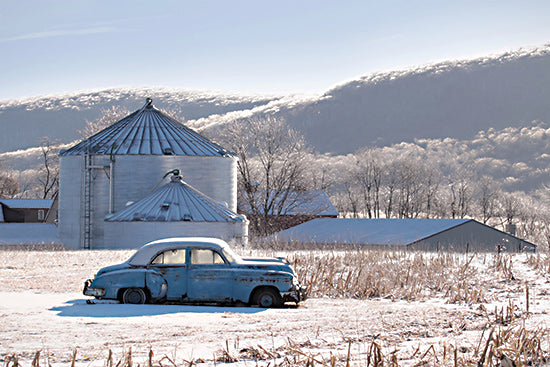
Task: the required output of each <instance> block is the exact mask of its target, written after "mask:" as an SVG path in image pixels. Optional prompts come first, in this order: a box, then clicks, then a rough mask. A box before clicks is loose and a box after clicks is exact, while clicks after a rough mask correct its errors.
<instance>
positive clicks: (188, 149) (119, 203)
mask: <svg viewBox="0 0 550 367" xmlns="http://www.w3.org/2000/svg"><path fill="white" fill-rule="evenodd" d="M236 167H237V158H236V157H235V156H234V155H233V154H231V153H229V152H227V151H226V150H225V149H223V148H222V147H221V146H219V145H218V144H216V143H214V142H212V141H210V140H208V139H207V138H205V137H204V136H202V135H200V134H198V133H197V132H195V131H193V130H191V129H189V128H187V127H185V126H184V125H182V124H181V123H179V122H178V121H176V120H175V119H173V118H171V117H170V116H167V115H166V114H164V113H163V112H161V111H160V110H158V109H157V108H155V107H154V106H153V105H152V101H151V99H147V102H146V104H145V105H144V106H143V107H142V108H141V109H139V110H137V111H135V112H134V113H132V114H130V115H128V116H127V117H125V118H123V119H122V120H120V121H118V122H116V123H114V124H112V125H111V126H109V127H107V128H105V129H104V130H102V131H100V132H98V133H97V134H95V135H93V136H91V137H89V138H88V139H86V140H84V141H82V142H80V143H79V144H77V145H75V146H73V147H72V148H70V149H68V150H66V151H62V152H60V177H59V181H60V191H59V237H60V238H61V240H62V242H63V244H64V245H65V246H67V247H70V248H84V249H99V248H119V246H123V247H127V246H130V244H132V247H139V246H141V245H142V244H144V243H145V242H146V240H144V238H143V237H142V235H143V233H144V229H142V228H141V227H140V230H135V227H136V226H134V225H136V222H137V221H135V222H134V223H132V224H133V225H132V226H130V225H129V223H128V222H127V221H125V220H117V219H116V218H123V214H124V213H127V212H125V211H124V209H125V208H126V207H127V205H128V204H131V203H136V202H138V201H140V200H141V199H143V198H145V197H147V196H148V195H149V194H150V193H151V190H152V189H154V188H155V187H157V186H158V185H159V184H160V183H161V182H162V180H163V177H165V176H166V173H168V172H171V171H173V170H174V169H176V168H177V169H179V170H180V171H181V173H182V174H183V177H185V182H186V183H187V184H188V185H189V186H192V187H193V188H194V189H195V190H197V191H199V192H200V193H202V194H203V195H205V196H207V197H208V198H210V199H211V200H212V201H213V202H217V203H221V205H224V206H226V208H227V209H228V210H229V211H231V212H233V213H235V212H236V210H237V168H236ZM146 202H147V200H146ZM155 205H156V204H155ZM168 206H170V207H174V205H173V204H172V203H169V204H168ZM134 208H135V207H134ZM157 209H158V208H157ZM118 214H120V215H119V216H117V215H118ZM236 216H237V215H236V214H235V217H236ZM137 218H139V215H138V216H136V217H133V218H132V220H135V219H137ZM199 220H200V218H197V217H195V223H197V222H198V221H199ZM152 223H157V224H158V220H157V221H148V222H147V223H140V224H141V225H143V226H144V227H143V228H145V227H151V226H152ZM217 223H218V225H220V226H222V227H227V222H225V221H222V222H217ZM247 223H248V222H246V221H242V222H240V224H241V225H247ZM178 224H179V225H180V227H179V229H180V231H179V232H178V235H180V236H186V235H189V234H190V233H189V232H186V231H187V229H188V224H189V223H187V221H186V219H185V217H180V218H177V219H175V220H173V221H171V223H170V230H169V231H167V232H164V230H161V229H160V227H158V226H157V227H156V229H155V231H153V233H154V234H155V235H158V236H159V237H166V235H170V234H173V233H174V231H176V229H177V228H178ZM210 224H211V225H214V224H213V223H210ZM130 227H132V230H131V231H129V230H128V229H129V228H130ZM161 227H162V228H164V229H166V228H168V225H167V223H162V225H161ZM149 229H150V228H149ZM212 233H213V234H216V235H219V236H220V237H223V238H225V239H227V237H228V236H229V237H230V234H229V233H225V232H224V230H223V229H218V230H216V231H213V232H212ZM245 233H247V231H244V230H243V231H242V233H239V234H238V236H240V237H241V239H242V240H246V234H245ZM123 236H124V237H126V238H125V240H124V241H125V242H124V243H122V242H118V241H114V240H113V238H115V237H117V238H121V237H123Z"/></svg>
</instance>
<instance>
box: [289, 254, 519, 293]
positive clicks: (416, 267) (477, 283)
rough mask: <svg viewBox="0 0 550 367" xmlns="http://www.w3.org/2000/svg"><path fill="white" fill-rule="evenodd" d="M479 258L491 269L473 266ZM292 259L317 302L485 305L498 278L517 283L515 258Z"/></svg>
mask: <svg viewBox="0 0 550 367" xmlns="http://www.w3.org/2000/svg"><path fill="white" fill-rule="evenodd" d="M478 256H482V257H483V261H484V262H489V263H490V264H489V265H488V266H486V267H484V268H480V267H476V266H474V265H473V263H472V261H473V260H474V258H476V257H478ZM288 259H289V261H290V262H291V263H292V264H293V266H294V268H295V270H296V273H297V274H298V276H299V278H300V282H301V283H302V284H303V285H305V286H306V287H307V288H308V290H309V294H310V295H311V296H312V297H323V296H328V297H343V298H358V299H367V298H375V297H381V298H391V299H403V300H408V301H417V300H423V299H426V298H429V297H444V298H446V299H447V301H448V302H450V303H457V302H465V303H480V302H485V301H486V289H487V286H488V283H489V282H490V281H491V280H494V278H495V276H497V274H498V276H500V277H504V278H508V279H510V278H512V277H513V274H512V264H511V260H510V257H507V256H506V255H496V254H495V255H487V254H484V255H469V256H467V255H459V254H449V253H422V252H414V253H413V252H396V251H391V252H390V251H373V250H368V251H345V252H321V251H317V252H299V253H291V254H289V255H288ZM477 260H478V261H479V259H477Z"/></svg>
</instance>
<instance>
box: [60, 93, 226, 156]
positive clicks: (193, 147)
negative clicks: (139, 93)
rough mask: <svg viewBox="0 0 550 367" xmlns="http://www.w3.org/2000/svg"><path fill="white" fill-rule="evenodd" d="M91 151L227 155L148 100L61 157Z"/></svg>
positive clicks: (137, 153)
mask: <svg viewBox="0 0 550 367" xmlns="http://www.w3.org/2000/svg"><path fill="white" fill-rule="evenodd" d="M87 153H92V154H105V155H110V154H115V155H132V154H133V155H189V156H218V157H223V156H226V155H231V153H229V152H227V151H226V150H225V149H223V148H222V147H221V146H219V145H218V144H215V143H213V142H211V141H210V140H208V139H207V138H205V137H204V136H202V135H200V134H199V133H197V132H195V131H194V130H191V129H189V128H187V127H185V126H184V125H182V124H181V123H180V122H178V121H176V120H175V119H173V118H171V117H169V116H167V115H165V114H164V113H162V112H161V111H160V110H158V109H156V108H155V107H154V106H153V105H152V100H151V99H149V98H148V99H147V103H146V104H145V106H143V107H142V108H141V109H140V110H137V111H135V112H134V113H132V114H130V115H128V116H126V117H125V118H123V119H122V120H120V121H118V122H116V123H114V124H112V125H111V126H109V127H107V128H105V129H103V130H101V131H100V132H98V133H97V134H95V135H93V136H91V137H90V138H88V139H86V140H84V141H82V142H80V143H79V144H77V145H75V146H74V147H72V148H70V149H68V150H66V151H64V152H61V153H60V155H61V156H67V155H83V154H87Z"/></svg>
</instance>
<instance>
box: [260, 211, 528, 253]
mask: <svg viewBox="0 0 550 367" xmlns="http://www.w3.org/2000/svg"><path fill="white" fill-rule="evenodd" d="M268 240H275V241H278V242H283V243H288V244H308V245H330V246H336V245H358V246H365V247H373V248H383V249H396V250H397V249H404V250H423V251H439V250H442V251H456V252H474V251H478V252H493V251H494V252H497V251H509V252H536V250H537V246H536V245H534V244H532V243H530V242H528V241H525V240H522V239H520V238H517V237H515V236H513V235H511V234H509V233H505V232H502V231H499V230H497V229H495V228H493V227H490V226H487V225H485V224H482V223H480V222H477V221H475V220H473V219H344V218H320V219H314V220H312V221H309V222H306V223H303V224H301V225H299V226H296V227H293V228H289V229H287V230H285V231H282V232H279V233H276V234H274V235H272V236H270V237H268Z"/></svg>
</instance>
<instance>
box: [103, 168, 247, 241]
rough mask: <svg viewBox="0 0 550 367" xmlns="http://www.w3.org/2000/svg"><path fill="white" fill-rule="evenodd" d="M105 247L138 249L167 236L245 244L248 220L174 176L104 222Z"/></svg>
mask: <svg viewBox="0 0 550 367" xmlns="http://www.w3.org/2000/svg"><path fill="white" fill-rule="evenodd" d="M105 222H106V223H105V244H106V247H116V248H137V247H140V246H142V245H144V244H145V243H147V242H150V241H153V240H158V239H161V238H164V237H178V236H179V237H181V236H186V237H189V236H191V237H200V236H203V237H216V238H221V239H223V240H225V241H232V240H233V241H237V242H238V244H240V245H241V244H242V245H244V244H246V242H247V238H248V221H247V220H246V217H245V216H242V215H237V214H236V213H235V212H233V211H231V210H230V209H229V208H227V207H226V206H225V205H224V204H221V203H218V202H215V201H214V200H212V199H210V198H209V197H208V196H206V195H204V194H202V193H201V192H200V191H198V190H196V189H194V188H193V187H191V186H189V185H188V184H186V183H185V182H183V180H182V177H181V176H179V175H174V176H172V177H170V182H168V183H166V184H165V185H163V186H161V187H158V188H156V189H155V190H153V191H152V192H151V193H150V194H149V195H147V196H146V197H144V198H143V199H141V200H139V201H137V202H135V203H133V204H131V205H129V206H127V207H126V208H124V209H122V210H120V211H119V212H117V213H115V214H113V215H110V216H109V215H108V216H107V218H106V219H105Z"/></svg>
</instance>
